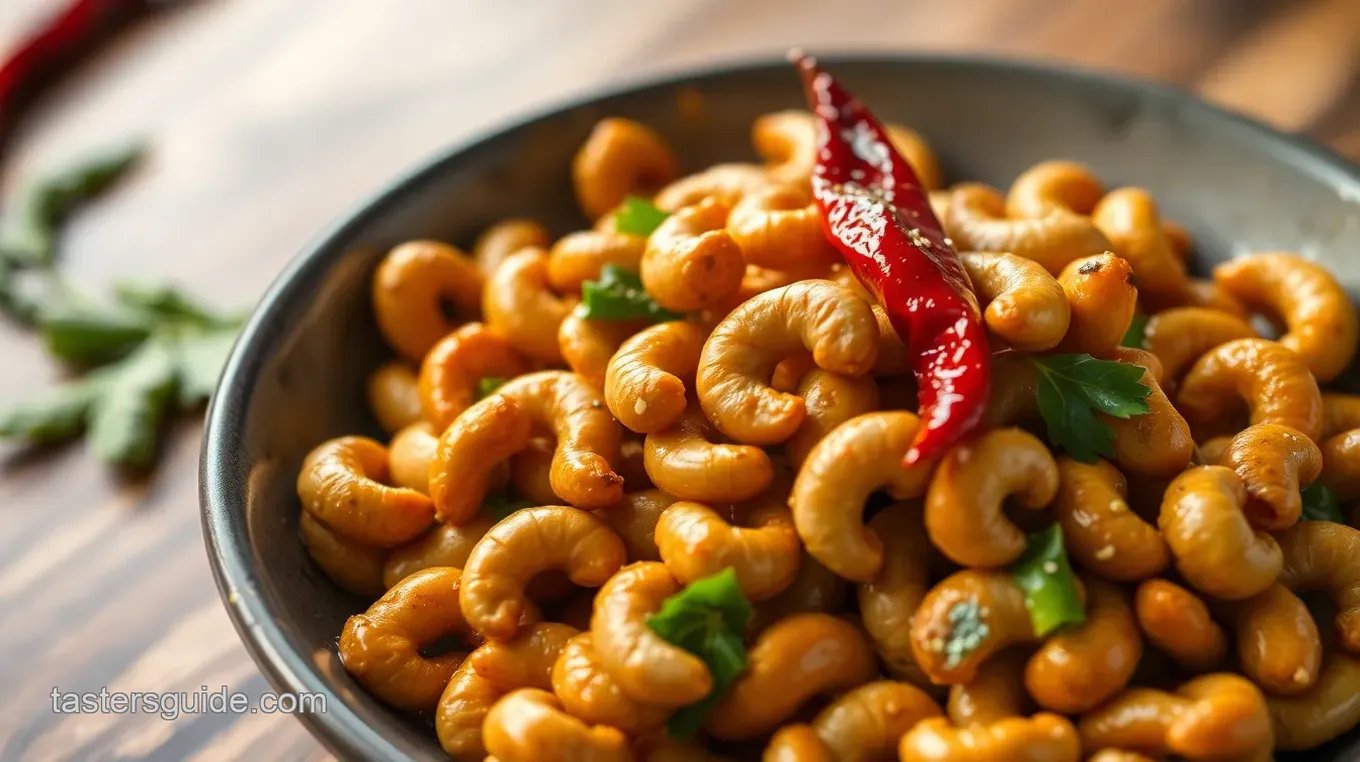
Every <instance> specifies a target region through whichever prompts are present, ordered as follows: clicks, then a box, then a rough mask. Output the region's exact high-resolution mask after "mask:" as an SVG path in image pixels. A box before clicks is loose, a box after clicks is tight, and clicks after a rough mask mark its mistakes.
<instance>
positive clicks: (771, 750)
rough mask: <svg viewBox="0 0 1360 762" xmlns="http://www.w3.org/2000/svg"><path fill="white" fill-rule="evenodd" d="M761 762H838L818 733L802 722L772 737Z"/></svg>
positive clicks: (795, 723)
mask: <svg viewBox="0 0 1360 762" xmlns="http://www.w3.org/2000/svg"><path fill="white" fill-rule="evenodd" d="M760 762H836V761H835V759H834V758H832V756H831V750H830V749H828V748H826V744H824V743H822V739H821V738H818V737H817V731H815V730H813V729H812V726H811V725H804V724H803V723H801V722H793V723H789V724H788V725H785V726H783V727H781V728H780V729H779V730H776V731H775V732H774V735H772V736H770V742H769V743H767V744H765V751H764V753H762V754H761V755H760Z"/></svg>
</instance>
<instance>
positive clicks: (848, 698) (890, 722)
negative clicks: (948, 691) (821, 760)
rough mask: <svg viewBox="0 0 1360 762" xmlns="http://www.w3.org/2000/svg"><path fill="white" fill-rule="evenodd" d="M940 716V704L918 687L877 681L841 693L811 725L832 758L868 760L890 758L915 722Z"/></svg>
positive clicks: (853, 761) (847, 761) (846, 761)
mask: <svg viewBox="0 0 1360 762" xmlns="http://www.w3.org/2000/svg"><path fill="white" fill-rule="evenodd" d="M941 715H942V713H941V712H940V707H939V705H938V704H936V703H935V701H934V700H933V699H931V698H930V696H928V695H926V693H925V692H924V691H922V690H921V689H920V688H917V687H916V686H913V685H908V684H906V683H898V682H893V681H891V680H879V681H876V682H872V683H865V684H864V685H861V686H859V687H856V688H852V689H851V690H849V691H847V692H846V693H844V694H842V695H841V696H840V697H838V698H837V699H836V700H834V701H832V702H831V703H830V704H828V705H827V707H826V708H825V709H823V710H822V711H820V712H818V713H817V716H816V717H815V718H814V719H813V720H812V723H811V725H812V729H813V730H814V731H816V733H817V736H818V737H819V738H820V739H821V742H822V744H823V745H825V746H826V748H827V750H828V751H830V752H831V759H833V760H836V761H837V762H871V761H872V760H876V759H884V758H885V757H886V758H891V757H892V755H893V754H894V753H895V752H896V751H897V742H898V741H899V740H900V739H901V738H902V736H903V735H904V734H906V732H907V731H909V730H911V729H912V727H914V726H915V725H916V723H918V722H920V721H921V720H924V719H926V718H929V717H940V716H941Z"/></svg>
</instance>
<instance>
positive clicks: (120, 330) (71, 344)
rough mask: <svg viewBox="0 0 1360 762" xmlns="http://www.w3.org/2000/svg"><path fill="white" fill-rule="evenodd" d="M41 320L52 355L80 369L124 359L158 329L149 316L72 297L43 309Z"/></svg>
mask: <svg viewBox="0 0 1360 762" xmlns="http://www.w3.org/2000/svg"><path fill="white" fill-rule="evenodd" d="M37 318H38V331H39V332H40V334H41V336H42V340H43V343H44V344H45V345H46V346H47V351H48V353H50V354H51V355H53V356H54V357H58V358H60V359H62V360H65V361H66V362H69V363H74V364H77V365H98V364H101V363H106V362H109V361H111V360H116V359H118V358H120V357H123V356H124V355H126V354H127V353H129V352H131V351H132V350H133V349H136V347H137V345H138V344H140V343H142V342H143V341H145V340H146V338H147V337H148V336H150V335H151V332H152V331H153V330H154V329H155V327H156V326H155V320H154V319H153V318H152V317H151V316H149V315H147V314H145V313H142V312H138V311H135V310H129V309H126V308H124V307H121V306H118V305H107V304H99V303H97V302H94V301H92V300H89V299H85V298H83V297H79V296H76V295H72V294H69V293H68V294H66V295H65V296H58V297H55V298H50V299H49V300H48V301H47V303H45V304H43V305H41V307H40V308H39V310H38V316H37Z"/></svg>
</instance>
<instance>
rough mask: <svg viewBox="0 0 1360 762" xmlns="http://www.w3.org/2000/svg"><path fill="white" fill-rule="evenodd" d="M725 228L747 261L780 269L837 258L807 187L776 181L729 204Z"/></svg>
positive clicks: (826, 264)
mask: <svg viewBox="0 0 1360 762" xmlns="http://www.w3.org/2000/svg"><path fill="white" fill-rule="evenodd" d="M727 232H728V234H729V235H731V236H732V240H734V241H736V242H737V246H739V247H740V248H741V253H742V255H743V256H744V257H745V259H746V261H747V262H748V263H749V264H753V265H756V266H758V267H766V268H775V269H780V270H790V269H796V268H797V267H799V266H806V265H816V264H820V265H823V266H829V265H831V264H834V263H836V262H839V261H841V259H840V255H839V254H838V253H837V251H836V249H835V248H834V247H832V245H831V243H830V241H828V240H827V238H826V233H824V232H822V213H821V211H820V210H819V209H818V208H817V203H816V202H815V201H812V200H811V199H810V198H809V194H808V192H807V190H806V189H805V188H804V189H798V188H794V187H792V186H787V185H776V186H771V187H769V188H765V189H763V190H759V191H756V192H754V193H749V194H747V195H746V196H745V197H744V198H742V200H741V201H739V202H738V203H737V204H736V205H735V206H733V207H732V213H731V215H730V216H729V217H728V218H727Z"/></svg>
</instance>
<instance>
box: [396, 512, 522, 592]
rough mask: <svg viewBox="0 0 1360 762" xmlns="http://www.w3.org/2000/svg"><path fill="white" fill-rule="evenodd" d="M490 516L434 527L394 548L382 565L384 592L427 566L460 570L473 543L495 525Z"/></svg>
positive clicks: (465, 563)
mask: <svg viewBox="0 0 1360 762" xmlns="http://www.w3.org/2000/svg"><path fill="white" fill-rule="evenodd" d="M495 523H496V522H495V520H493V519H492V518H491V517H490V516H477V517H476V518H474V519H473V520H472V521H469V522H467V523H466V524H461V525H459V526H454V525H452V524H436V525H435V527H434V528H433V529H431V530H430V531H428V532H426V533H425V534H424V535H421V536H420V537H418V538H416V539H414V540H412V541H411V542H408V543H406V544H405V545H402V546H400V547H397V548H394V549H393V550H392V552H391V554H389V555H388V556H387V563H386V564H384V565H383V570H382V579H383V586H384V589H387V588H391V587H395V586H396V584H397V583H398V582H400V581H402V580H403V579H406V578H407V577H408V576H410V575H412V574H414V573H416V572H418V571H420V570H421V569H428V568H430V567H431V566H452V567H453V568H455V569H462V568H463V567H465V566H467V560H468V556H470V555H472V549H473V548H474V547H476V545H477V541H478V540H481V539H482V537H483V536H485V535H486V533H487V532H489V531H490V530H491V527H492V526H493V525H494V524H495Z"/></svg>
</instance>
